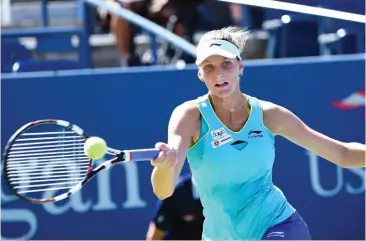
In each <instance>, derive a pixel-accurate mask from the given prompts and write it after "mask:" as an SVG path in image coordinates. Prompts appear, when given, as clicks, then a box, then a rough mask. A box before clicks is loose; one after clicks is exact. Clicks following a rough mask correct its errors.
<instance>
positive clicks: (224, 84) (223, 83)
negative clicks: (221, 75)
mask: <svg viewBox="0 0 366 241" xmlns="http://www.w3.org/2000/svg"><path fill="white" fill-rule="evenodd" d="M228 84H229V83H228V82H226V81H224V82H220V83H217V84H215V86H216V87H219V88H221V87H225V86H227V85H228Z"/></svg>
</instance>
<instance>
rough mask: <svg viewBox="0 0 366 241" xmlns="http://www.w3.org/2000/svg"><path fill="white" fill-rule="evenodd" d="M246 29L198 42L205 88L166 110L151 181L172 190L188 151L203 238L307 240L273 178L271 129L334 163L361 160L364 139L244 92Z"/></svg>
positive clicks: (161, 191)
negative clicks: (343, 135) (336, 134)
mask: <svg viewBox="0 0 366 241" xmlns="http://www.w3.org/2000/svg"><path fill="white" fill-rule="evenodd" d="M247 38H248V33H247V32H246V31H244V30H242V29H239V28H236V27H228V28H224V29H220V30H215V31H210V32H208V33H206V34H205V35H204V36H203V37H202V39H201V40H200V42H199V44H198V46H197V61H196V64H197V65H198V68H199V69H198V78H199V79H200V80H201V81H203V82H204V83H205V84H206V86H207V88H208V94H207V95H204V96H201V97H199V98H198V99H196V100H191V101H187V102H185V103H183V104H181V105H179V106H178V107H176V109H175V110H174V111H173V113H172V116H171V119H170V122H169V128H168V143H167V144H165V143H157V144H156V147H157V148H159V149H161V150H162V151H161V152H160V154H159V156H158V157H157V158H156V159H154V160H152V161H151V163H152V165H153V166H155V167H154V170H153V173H152V177H151V178H152V180H151V181H152V186H153V190H154V193H155V194H156V195H157V197H159V198H160V199H165V198H167V197H169V196H171V195H172V193H173V191H174V185H175V182H176V180H177V178H178V176H179V174H180V172H181V169H182V166H183V164H184V160H185V158H186V157H187V159H188V162H189V165H190V168H191V171H192V175H193V178H194V179H195V181H196V185H197V190H198V193H199V195H200V197H201V202H202V205H203V207H204V211H203V213H204V216H205V222H204V230H203V234H202V238H203V239H208V240H223V239H225V240H260V239H285V240H290V239H293V240H294V239H297V240H300V239H305V240H308V239H311V237H310V233H309V230H308V227H307V226H306V224H305V222H304V221H303V220H302V218H301V217H300V215H299V214H298V213H297V212H296V210H295V209H294V208H293V207H292V206H291V205H290V204H289V203H288V201H287V200H286V197H285V196H284V195H283V193H282V192H281V190H279V189H278V188H277V187H276V186H274V185H273V183H272V165H273V162H274V156H275V148H274V137H275V136H276V135H280V136H283V137H284V138H286V139H288V140H290V141H292V142H293V143H295V144H297V145H299V146H301V147H303V148H305V149H308V150H310V151H311V152H313V153H315V154H317V155H319V156H321V157H323V158H325V159H327V160H329V161H331V162H333V163H334V164H336V165H339V166H342V167H346V168H351V167H364V166H365V161H364V160H365V152H366V148H365V145H363V144H360V143H343V142H340V141H337V140H334V139H332V138H330V137H328V136H325V135H323V134H321V133H319V132H317V131H315V130H313V129H311V128H310V127H308V126H307V125H306V124H305V123H303V122H302V121H301V120H300V119H299V118H298V117H297V116H296V115H294V114H293V113H292V112H291V111H289V110H287V109H286V108H284V107H282V106H279V105H276V104H274V103H271V102H267V101H263V100H259V99H257V98H254V97H251V96H248V95H246V94H243V93H242V92H241V91H240V88H239V79H240V77H239V76H240V75H242V73H243V64H242V62H241V61H240V60H241V57H240V53H241V51H242V50H243V47H244V44H245V40H246V39H247Z"/></svg>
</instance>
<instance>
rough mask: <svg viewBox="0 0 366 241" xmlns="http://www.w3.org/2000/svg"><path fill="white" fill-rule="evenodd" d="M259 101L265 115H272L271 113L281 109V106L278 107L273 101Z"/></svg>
mask: <svg viewBox="0 0 366 241" xmlns="http://www.w3.org/2000/svg"><path fill="white" fill-rule="evenodd" d="M257 100H258V102H259V104H260V106H261V107H262V110H263V112H264V113H270V112H273V111H276V110H278V108H279V105H277V104H275V103H273V102H271V101H267V100H262V99H258V98H257Z"/></svg>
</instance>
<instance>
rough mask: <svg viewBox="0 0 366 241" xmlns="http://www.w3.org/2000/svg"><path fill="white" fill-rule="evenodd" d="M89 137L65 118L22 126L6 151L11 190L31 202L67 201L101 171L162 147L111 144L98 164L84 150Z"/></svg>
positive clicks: (140, 158)
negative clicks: (124, 147) (130, 147)
mask: <svg viewBox="0 0 366 241" xmlns="http://www.w3.org/2000/svg"><path fill="white" fill-rule="evenodd" d="M87 138H88V136H87V135H86V134H85V133H84V131H83V130H82V129H81V128H80V127H78V126H77V125H74V124H72V123H70V122H68V121H64V120H54V119H46V120H37V121H33V122H29V123H27V124H25V125H24V126H22V127H21V128H20V129H18V130H17V131H16V132H15V133H14V134H13V135H12V136H11V138H10V139H9V141H8V143H7V145H6V147H5V150H4V154H3V156H4V162H3V165H4V166H3V170H4V174H5V179H6V182H7V184H8V185H9V186H10V189H11V190H12V191H13V192H14V193H15V195H17V196H18V197H19V198H21V199H23V200H26V201H28V202H30V203H35V204H44V203H50V202H57V201H60V200H63V199H65V198H67V197H69V196H70V195H72V194H73V193H75V192H77V191H79V190H80V189H81V188H82V187H83V186H84V185H85V184H86V183H88V182H89V181H90V180H91V179H92V178H93V177H95V176H96V175H97V174H98V173H99V172H100V171H102V170H106V169H108V168H110V167H111V166H113V165H114V164H116V163H120V162H131V161H147V160H152V159H154V158H156V157H157V156H158V155H159V152H160V150H158V149H136V150H125V151H121V150H116V149H112V148H109V147H108V152H107V154H106V155H105V156H104V158H103V160H104V161H103V162H102V163H101V164H100V165H98V166H96V167H94V163H95V161H92V160H91V159H90V158H89V157H88V156H87V155H86V154H85V153H84V143H85V141H86V139H87Z"/></svg>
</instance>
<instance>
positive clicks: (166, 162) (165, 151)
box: [151, 142, 178, 168]
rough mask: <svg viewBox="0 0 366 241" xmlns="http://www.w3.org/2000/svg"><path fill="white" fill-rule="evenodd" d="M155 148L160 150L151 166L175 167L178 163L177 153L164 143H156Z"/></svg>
mask: <svg viewBox="0 0 366 241" xmlns="http://www.w3.org/2000/svg"><path fill="white" fill-rule="evenodd" d="M155 148H157V149H160V150H161V152H160V153H159V155H158V157H156V158H155V159H153V160H151V165H153V166H154V167H163V168H164V167H175V165H177V163H178V151H177V150H176V149H175V148H172V147H170V146H169V145H168V144H166V143H162V142H158V143H156V144H155Z"/></svg>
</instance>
